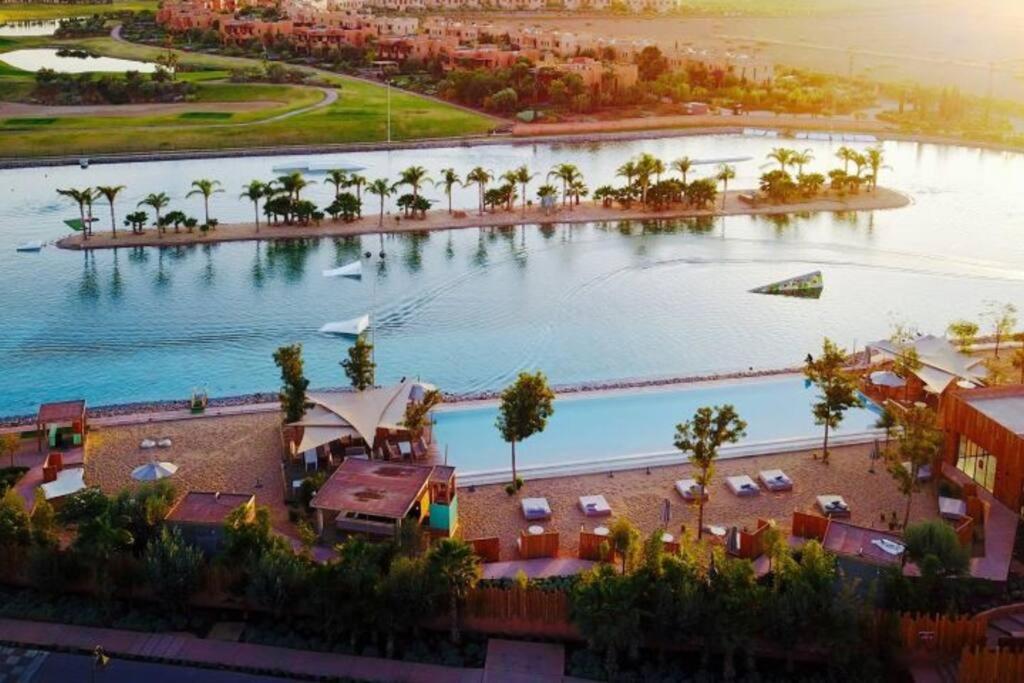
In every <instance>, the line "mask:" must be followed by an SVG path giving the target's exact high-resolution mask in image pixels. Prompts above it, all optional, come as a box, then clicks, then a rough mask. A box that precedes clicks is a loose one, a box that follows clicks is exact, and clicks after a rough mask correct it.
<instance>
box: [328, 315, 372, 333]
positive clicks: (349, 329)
mask: <svg viewBox="0 0 1024 683" xmlns="http://www.w3.org/2000/svg"><path fill="white" fill-rule="evenodd" d="M369 326H370V316H369V315H368V314H367V315H361V316H359V317H358V318H352V319H351V320H342V321H340V322H336V323H327V324H326V325H324V326H323V327H321V328H320V331H321V332H323V333H324V334H337V335H341V336H344V337H358V336H359V335H361V334H362V333H363V332H365V331H366V328H367V327H369Z"/></svg>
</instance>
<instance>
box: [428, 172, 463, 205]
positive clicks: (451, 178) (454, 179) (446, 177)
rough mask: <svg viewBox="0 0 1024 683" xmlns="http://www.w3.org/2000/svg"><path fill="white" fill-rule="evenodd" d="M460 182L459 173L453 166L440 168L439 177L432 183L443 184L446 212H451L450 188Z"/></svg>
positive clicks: (436, 185)
mask: <svg viewBox="0 0 1024 683" xmlns="http://www.w3.org/2000/svg"><path fill="white" fill-rule="evenodd" d="M461 182H462V179H461V178H459V174H458V173H456V172H455V169H454V168H442V169H441V179H440V180H438V181H437V182H436V183H434V186H435V187H438V186H442V185H443V186H444V193H445V194H446V195H447V196H448V214H449V215H451V213H452V188H453V187H454V186H455V185H458V184H459V183H461Z"/></svg>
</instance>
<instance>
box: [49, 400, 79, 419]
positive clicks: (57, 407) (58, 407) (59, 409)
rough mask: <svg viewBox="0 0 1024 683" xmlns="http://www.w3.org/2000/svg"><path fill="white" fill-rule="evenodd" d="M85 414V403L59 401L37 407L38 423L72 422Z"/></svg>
mask: <svg viewBox="0 0 1024 683" xmlns="http://www.w3.org/2000/svg"><path fill="white" fill-rule="evenodd" d="M84 414H85V401H84V400H80V401H60V402H59V403H44V404H42V405H40V406H39V416H38V420H39V422H47V423H49V422H73V421H75V420H80V419H82V416H83V415H84Z"/></svg>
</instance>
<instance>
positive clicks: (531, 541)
mask: <svg viewBox="0 0 1024 683" xmlns="http://www.w3.org/2000/svg"><path fill="white" fill-rule="evenodd" d="M519 557H521V558H522V559H524V560H534V559H537V558H541V557H558V532H557V531H547V532H545V533H543V534H531V533H527V532H525V531H524V532H523V533H522V534H520V536H519Z"/></svg>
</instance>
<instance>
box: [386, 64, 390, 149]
mask: <svg viewBox="0 0 1024 683" xmlns="http://www.w3.org/2000/svg"><path fill="white" fill-rule="evenodd" d="M385 82H386V83H387V84H388V144H389V145H390V144H391V78H390V77H388V79H387V81H385Z"/></svg>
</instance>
